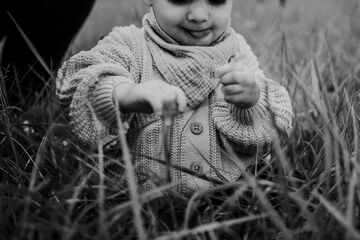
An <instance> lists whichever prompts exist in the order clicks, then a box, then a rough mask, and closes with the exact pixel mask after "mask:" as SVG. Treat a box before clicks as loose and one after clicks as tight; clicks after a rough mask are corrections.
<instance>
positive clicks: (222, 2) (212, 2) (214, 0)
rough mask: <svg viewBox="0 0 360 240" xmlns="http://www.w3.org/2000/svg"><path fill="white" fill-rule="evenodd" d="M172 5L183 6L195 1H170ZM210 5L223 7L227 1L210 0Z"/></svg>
mask: <svg viewBox="0 0 360 240" xmlns="http://www.w3.org/2000/svg"><path fill="white" fill-rule="evenodd" d="M168 1H169V2H171V3H174V4H178V5H182V4H188V3H191V2H192V1H193V0H168ZM208 2H209V4H211V5H221V4H225V3H226V0H208Z"/></svg>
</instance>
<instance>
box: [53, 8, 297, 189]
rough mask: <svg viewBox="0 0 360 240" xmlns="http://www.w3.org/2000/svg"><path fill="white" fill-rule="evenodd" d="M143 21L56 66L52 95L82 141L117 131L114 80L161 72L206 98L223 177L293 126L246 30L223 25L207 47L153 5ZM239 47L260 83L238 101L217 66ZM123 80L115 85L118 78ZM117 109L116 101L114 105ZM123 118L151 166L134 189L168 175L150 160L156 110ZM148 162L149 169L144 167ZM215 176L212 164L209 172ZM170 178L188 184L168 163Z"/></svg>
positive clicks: (160, 146) (159, 133)
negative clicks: (226, 150) (166, 28)
mask: <svg viewBox="0 0 360 240" xmlns="http://www.w3.org/2000/svg"><path fill="white" fill-rule="evenodd" d="M143 25H144V28H141V29H139V28H136V27H135V26H130V27H117V28H114V29H113V31H112V32H111V33H110V34H109V35H108V36H107V37H105V38H104V39H103V40H101V41H100V42H99V43H98V45H97V46H96V47H95V48H93V49H91V50H90V51H83V52H80V53H79V54H77V55H75V56H73V57H72V58H70V59H69V60H68V61H66V62H65V63H64V65H63V66H62V68H61V69H60V70H59V72H58V78H57V95H58V98H59V100H60V102H61V103H62V104H63V105H64V106H66V107H69V111H70V117H71V125H72V127H73V129H74V133H75V134H76V135H77V136H78V137H79V138H80V139H81V140H82V141H83V142H84V143H86V144H89V145H91V144H96V143H97V142H98V140H99V139H102V140H103V142H107V141H110V140H112V139H116V138H117V136H116V132H117V128H116V124H114V123H115V119H116V117H115V114H116V111H117V109H116V108H115V105H114V103H113V99H112V92H113V89H114V87H116V86H118V85H119V84H123V83H129V82H132V83H143V82H146V81H151V80H162V81H165V82H168V83H170V84H172V85H175V86H178V87H180V88H181V89H182V90H183V91H184V92H185V94H186V97H187V102H188V104H189V105H190V106H191V107H192V108H196V107H197V106H198V105H199V104H200V103H201V102H203V101H204V100H206V99H208V100H209V115H208V119H203V120H204V121H209V126H210V129H209V135H210V136H209V137H210V146H209V148H210V149H209V151H210V160H209V161H210V163H211V164H212V166H214V168H216V169H217V170H219V171H220V172H221V174H223V175H224V177H225V178H226V179H227V180H228V181H235V180H236V179H237V178H238V177H239V175H240V174H241V171H242V170H243V169H241V168H240V167H239V165H242V166H243V168H246V167H247V166H248V165H249V164H251V158H248V157H245V155H243V153H246V152H253V151H254V149H256V148H257V147H259V146H263V147H268V146H270V145H271V143H272V140H273V139H274V138H276V137H278V136H277V131H275V129H280V130H281V131H283V132H284V133H286V134H289V133H290V131H291V126H292V117H293V112H292V107H291V101H290V98H289V95H288V93H287V91H286V89H285V88H284V87H282V86H280V85H279V84H278V83H276V82H275V81H272V80H270V79H267V78H266V77H265V76H264V74H263V72H262V71H261V70H260V69H259V65H258V62H257V59H256V57H255V56H254V54H253V53H252V51H251V48H250V47H249V45H248V44H247V43H246V42H245V40H244V38H243V37H242V36H241V35H239V34H236V33H235V31H234V30H233V29H231V28H230V29H229V30H228V32H227V33H226V34H225V35H224V37H223V39H221V41H219V42H217V43H216V44H214V45H212V46H208V47H200V46H181V45H179V44H177V43H176V42H175V41H174V40H171V39H169V36H167V35H164V34H165V33H163V32H162V31H161V29H159V26H158V24H157V23H156V19H155V18H154V16H153V14H152V13H149V14H147V15H146V16H145V17H144V20H143ZM235 54H239V56H241V57H239V59H240V60H241V64H242V65H243V66H244V69H248V70H250V71H252V72H254V74H255V79H256V81H257V83H258V85H259V87H260V90H261V93H260V99H259V101H258V103H257V104H256V105H255V106H253V107H252V108H249V109H241V108H238V107H236V106H234V105H232V104H229V103H227V102H225V101H224V97H223V95H222V93H221V91H220V86H219V84H218V83H219V79H216V78H215V74H214V70H215V68H217V67H219V66H221V65H223V64H225V63H227V61H228V59H229V58H230V57H232V56H233V55H235ZM120 86H121V85H120ZM120 113H121V109H120ZM121 118H122V120H123V121H124V122H125V123H126V124H127V125H129V129H128V132H127V138H128V141H129V146H130V148H131V149H130V150H131V152H132V156H133V162H134V164H135V165H136V169H137V172H147V173H150V175H149V176H148V178H145V179H141V181H139V191H140V192H144V191H150V190H152V189H153V188H154V187H156V186H157V185H158V184H159V182H158V181H157V178H156V177H152V176H161V177H165V176H166V167H165V166H164V165H162V164H159V163H156V162H155V161H153V160H152V158H155V159H162V160H164V159H165V151H164V142H163V140H164V139H163V133H164V132H163V131H164V129H163V124H162V120H161V118H160V117H159V116H156V115H155V114H145V113H133V114H123V113H121ZM186 124H187V122H186V119H185V117H184V114H180V115H178V116H177V117H176V118H175V120H174V125H173V129H172V131H173V134H172V139H171V141H169V142H170V145H171V146H170V147H171V149H170V150H171V151H170V152H171V156H170V157H171V162H172V163H173V164H176V165H179V166H186V162H187V161H189V160H188V159H185V158H184V156H185V154H184V152H185V151H186V149H185V148H184V138H186V136H185V135H184V134H183V132H184V128H185V126H186ZM220 145H224V146H225V145H226V146H228V147H230V148H232V149H233V150H234V152H235V153H239V157H240V159H241V164H236V163H233V162H232V161H231V160H229V159H227V158H226V157H225V156H224V155H223V154H222V153H221V151H220ZM149 169H150V171H149ZM211 175H212V176H213V177H217V176H216V174H215V171H212V172H211ZM171 177H172V182H173V183H174V187H175V189H176V190H177V191H179V192H184V191H185V188H186V185H187V183H186V174H185V173H183V172H181V171H177V170H172V171H171Z"/></svg>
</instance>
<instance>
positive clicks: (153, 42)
mask: <svg viewBox="0 0 360 240" xmlns="http://www.w3.org/2000/svg"><path fill="white" fill-rule="evenodd" d="M143 26H144V29H145V34H146V38H147V39H148V41H147V45H148V48H149V50H150V53H151V56H152V58H153V60H154V62H155V65H156V67H157V68H158V70H159V71H160V73H161V74H162V75H163V77H164V78H165V81H167V82H168V83H169V84H171V85H175V86H178V87H180V88H181V89H182V90H183V91H184V92H185V95H186V97H187V101H188V105H189V107H192V108H195V107H196V106H198V105H199V104H200V103H201V102H202V101H203V100H204V99H205V98H207V96H208V95H209V93H210V92H211V91H212V90H213V89H215V87H216V86H217V84H218V83H219V79H216V78H215V74H214V72H215V69H216V68H218V67H220V66H222V65H224V64H225V63H227V62H228V60H229V58H230V57H231V56H233V55H234V54H235V53H236V52H238V51H239V42H238V39H237V37H236V33H235V31H234V30H233V29H232V28H230V27H229V28H228V30H227V32H226V33H225V34H223V36H222V37H221V39H219V40H218V41H217V42H215V43H214V44H212V45H211V46H182V45H179V44H178V43H177V42H176V41H175V40H174V39H172V38H171V37H170V36H168V35H167V34H166V33H165V32H164V31H163V30H162V29H161V28H160V26H159V24H158V22H157V20H156V18H155V15H154V12H153V11H150V12H149V13H147V14H146V15H145V16H144V18H143Z"/></svg>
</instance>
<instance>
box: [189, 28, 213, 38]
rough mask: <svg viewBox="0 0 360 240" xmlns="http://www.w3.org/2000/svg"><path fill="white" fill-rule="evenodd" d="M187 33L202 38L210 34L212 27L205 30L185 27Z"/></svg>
mask: <svg viewBox="0 0 360 240" xmlns="http://www.w3.org/2000/svg"><path fill="white" fill-rule="evenodd" d="M184 30H185V32H186V33H187V34H189V35H190V36H191V37H192V38H195V39H201V38H203V37H206V36H207V35H209V34H210V31H211V30H210V29H209V28H207V29H204V30H190V29H184Z"/></svg>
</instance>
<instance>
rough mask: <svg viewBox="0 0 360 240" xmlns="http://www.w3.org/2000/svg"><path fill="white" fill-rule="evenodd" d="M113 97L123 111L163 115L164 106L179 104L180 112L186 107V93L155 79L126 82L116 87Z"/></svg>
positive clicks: (178, 109)
mask: <svg viewBox="0 0 360 240" xmlns="http://www.w3.org/2000/svg"><path fill="white" fill-rule="evenodd" d="M113 98H114V100H115V101H117V102H118V103H119V106H120V110H121V111H122V112H125V113H126V112H143V113H155V114H157V115H159V116H162V115H163V109H164V106H166V105H168V104H170V105H172V106H177V109H176V110H177V111H178V112H184V111H185V109H186V96H185V93H184V92H183V91H182V90H181V89H180V88H179V87H175V86H172V85H170V84H168V83H166V82H163V81H159V80H154V81H148V82H145V83H139V84H135V83H124V84H120V85H118V86H116V87H115V89H114V92H113Z"/></svg>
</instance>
